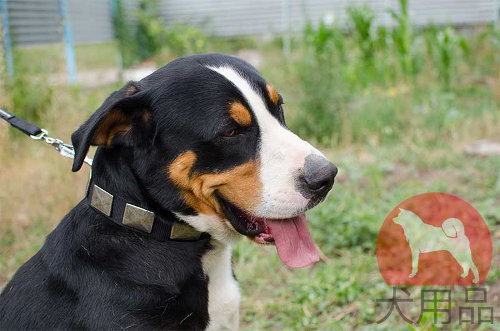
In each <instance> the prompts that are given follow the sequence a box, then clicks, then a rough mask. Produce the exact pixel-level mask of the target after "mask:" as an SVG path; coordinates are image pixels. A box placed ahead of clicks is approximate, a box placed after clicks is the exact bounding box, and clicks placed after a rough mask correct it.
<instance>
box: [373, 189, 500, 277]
mask: <svg viewBox="0 0 500 331" xmlns="http://www.w3.org/2000/svg"><path fill="white" fill-rule="evenodd" d="M491 258H492V243H491V236H490V232H489V230H488V227H487V226H486V223H485V222H484V220H483V219H482V217H481V215H480V214H479V213H478V212H477V211H476V210H475V209H474V207H472V206H471V205H470V204H469V203H467V202H466V201H464V200H462V199H460V198H458V197H456V196H453V195H450V194H445V193H425V194H420V195H416V196H414V197H412V198H410V199H408V200H405V201H403V202H402V203H400V204H399V205H398V206H397V207H396V208H394V209H393V210H392V211H391V212H390V213H389V215H387V217H386V219H385V221H384V224H383V225H382V228H381V229H380V232H379V234H378V239H377V260H378V266H379V269H380V272H381V274H382V277H384V280H385V282H386V283H387V284H388V285H392V286H394V285H464V286H465V285H478V284H481V283H482V282H483V281H484V280H485V279H486V275H487V274H488V271H489V269H490V266H491Z"/></svg>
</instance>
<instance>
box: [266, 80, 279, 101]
mask: <svg viewBox="0 0 500 331" xmlns="http://www.w3.org/2000/svg"><path fill="white" fill-rule="evenodd" d="M266 88H267V93H269V99H271V101H272V102H274V103H275V104H276V105H277V104H278V101H279V99H280V97H279V95H278V92H276V89H275V88H274V87H272V86H271V85H269V84H267V85H266Z"/></svg>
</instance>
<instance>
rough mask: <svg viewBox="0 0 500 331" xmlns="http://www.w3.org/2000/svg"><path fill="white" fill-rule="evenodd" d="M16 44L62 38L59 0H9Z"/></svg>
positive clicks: (12, 34) (12, 32)
mask: <svg viewBox="0 0 500 331" xmlns="http://www.w3.org/2000/svg"><path fill="white" fill-rule="evenodd" d="M7 8H8V13H9V23H10V32H11V39H12V41H13V42H14V44H19V45H25V44H42V43H50V42H57V41H59V40H61V31H62V30H61V27H60V26H61V24H60V21H61V19H60V17H61V16H60V13H59V2H58V0H10V1H7Z"/></svg>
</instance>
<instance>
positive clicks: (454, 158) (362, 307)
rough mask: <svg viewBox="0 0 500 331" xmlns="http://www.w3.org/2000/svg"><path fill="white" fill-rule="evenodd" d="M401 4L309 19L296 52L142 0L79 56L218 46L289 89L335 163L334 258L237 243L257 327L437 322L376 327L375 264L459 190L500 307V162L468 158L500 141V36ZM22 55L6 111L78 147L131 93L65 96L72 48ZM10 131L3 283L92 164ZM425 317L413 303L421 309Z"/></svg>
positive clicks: (385, 291) (108, 57)
mask: <svg viewBox="0 0 500 331" xmlns="http://www.w3.org/2000/svg"><path fill="white" fill-rule="evenodd" d="M400 4H401V8H400V10H399V11H397V12H391V15H392V16H393V17H394V19H395V22H396V25H395V26H394V27H392V28H383V27H376V26H375V25H374V22H373V14H372V12H371V10H370V9H369V8H368V7H351V8H349V9H348V12H347V14H348V15H347V16H348V22H347V24H343V25H340V24H333V25H328V24H326V23H324V22H322V23H319V24H318V25H313V24H308V25H307V26H305V27H304V29H303V33H302V34H300V35H297V36H294V37H293V38H292V53H291V55H290V56H289V57H287V56H284V55H283V53H282V52H281V42H282V40H281V39H279V38H277V39H276V40H272V41H267V42H264V41H262V40H258V39H252V38H250V39H238V40H234V39H233V40H229V39H220V38H214V37H211V36H207V35H206V34H205V33H203V32H201V30H200V29H198V28H195V27H192V26H186V25H184V24H182V23H178V24H175V25H173V26H172V27H170V28H164V27H163V25H161V24H160V22H159V21H158V15H157V9H156V3H155V1H154V0H141V6H140V9H139V13H138V17H139V19H138V25H137V27H136V28H134V27H132V25H131V24H130V22H128V21H127V19H126V17H125V13H123V9H120V8H121V7H120V5H118V7H117V8H116V16H115V31H116V36H117V44H105V45H85V46H78V48H77V60H78V61H79V63H78V64H79V67H80V68H87V69H94V70H95V69H97V70H103V68H107V67H109V66H112V65H114V60H113V54H114V53H113V52H115V50H116V49H119V51H120V53H121V56H122V59H123V61H124V64H125V65H126V66H129V65H132V64H141V63H142V61H143V60H144V61H146V62H147V63H151V62H153V63H161V64H163V63H165V62H167V61H168V60H170V59H172V58H174V57H177V56H181V55H187V54H193V53H198V52H206V51H214V50H215V51H220V52H228V53H234V52H238V54H242V53H241V52H240V51H241V50H245V51H247V52H248V51H252V52H254V53H257V54H260V56H261V57H262V61H261V63H260V65H259V70H260V71H261V72H262V73H263V75H264V77H266V79H267V80H268V81H269V82H271V83H272V84H273V85H274V86H276V87H277V89H278V90H279V91H280V93H281V94H282V95H283V97H284V100H285V112H286V118H287V122H288V125H289V126H290V127H291V129H293V130H294V131H295V132H297V133H299V135H301V136H302V137H304V138H306V139H308V140H310V141H312V142H313V143H315V144H317V145H319V146H320V147H321V148H322V150H323V151H324V152H325V154H326V155H327V156H328V157H329V158H330V159H332V160H333V161H334V162H335V163H336V164H337V165H338V167H339V169H340V172H339V175H338V180H337V183H336V185H335V186H334V190H333V192H332V193H331V194H330V195H329V198H328V199H327V200H326V201H325V202H324V203H323V204H321V205H320V206H318V207H317V208H315V209H313V210H312V211H310V212H309V213H308V220H309V223H310V228H311V231H312V234H313V237H314V239H315V241H316V242H317V244H318V246H319V247H320V249H321V250H322V253H323V261H322V262H321V263H318V264H317V265H316V266H314V267H312V268H308V269H304V270H296V271H291V270H289V269H287V268H286V267H284V266H283V265H282V264H281V262H280V261H279V259H278V257H277V254H276V252H275V249H274V248H273V247H258V246H255V245H253V244H251V243H250V242H247V241H246V240H244V241H242V242H241V243H240V244H238V245H237V246H236V247H235V249H234V253H235V254H234V263H235V273H236V276H237V277H238V279H239V280H240V285H241V288H242V290H243V293H244V298H243V302H242V326H243V327H244V328H245V329H249V330H281V329H298V330H317V329H319V330H332V329H368V330H371V329H382V330H385V329H391V330H398V329H402V330H407V329H420V330H428V329H430V328H432V327H435V326H432V325H431V322H430V320H429V319H427V318H424V319H423V322H422V324H421V325H420V326H416V327H409V326H407V325H406V324H405V323H403V322H402V320H401V319H400V318H398V317H397V314H394V313H393V316H392V317H391V318H390V319H389V320H388V321H387V322H385V323H384V324H382V325H379V326H376V325H373V324H370V322H369V321H370V320H373V319H375V318H376V316H380V314H382V313H383V312H384V311H383V310H381V309H379V308H376V306H375V303H374V300H375V299H377V298H383V297H389V296H390V288H389V287H388V286H387V285H385V283H384V282H383V280H382V278H381V276H380V275H379V273H378V270H377V261H376V258H375V242H376V236H377V232H378V229H379V228H380V226H381V224H382V222H383V220H384V218H385V216H386V215H387V214H388V213H389V211H390V210H391V209H392V208H393V207H394V206H396V205H397V204H398V203H400V202H401V201H403V200H405V199H406V198H408V197H410V196H412V195H415V194H418V193H423V192H429V191H443V192H448V193H451V194H456V195H458V196H460V197H462V198H463V199H465V200H467V201H469V202H470V203H472V204H473V205H474V206H475V207H476V208H477V209H478V210H479V212H480V213H481V214H482V216H483V217H484V218H485V220H486V222H487V223H488V225H489V227H490V232H491V234H492V237H493V240H494V264H493V266H492V268H491V270H490V273H489V276H488V279H487V282H486V286H487V288H488V291H489V292H488V298H489V299H490V300H492V301H491V302H488V304H489V305H491V306H495V307H499V306H500V302H499V300H500V299H499V298H500V271H499V266H500V259H499V256H500V246H499V244H498V238H500V207H499V206H500V157H499V156H491V157H484V158H483V157H475V156H470V155H467V154H465V153H464V146H466V145H467V144H470V143H472V142H474V141H476V140H478V139H495V140H500V112H499V108H500V30H499V29H495V28H494V27H492V26H484V27H476V28H472V29H469V30H465V31H464V30H457V29H455V28H453V27H450V26H442V27H438V26H430V27H428V28H426V29H423V30H417V29H415V28H414V27H413V26H412V24H411V21H410V18H409V15H408V10H407V3H406V1H405V0H401V2H400ZM134 29H137V30H134ZM17 52H19V56H16V58H18V59H19V61H20V63H19V64H17V65H16V67H17V68H21V69H19V70H18V74H17V75H16V76H15V78H14V80H10V81H5V82H6V84H4V85H2V86H1V87H0V100H1V103H2V106H3V107H6V108H7V109H9V110H12V111H14V112H15V113H17V114H19V115H20V116H23V117H26V118H28V119H32V120H37V121H38V123H43V126H44V127H46V128H48V129H50V130H51V131H52V132H53V133H54V134H57V135H58V136H61V137H62V138H64V139H65V140H66V141H69V136H70V134H71V132H72V131H73V130H75V129H76V128H77V127H78V125H79V124H80V123H81V122H82V121H83V120H84V119H85V118H86V117H87V116H88V115H89V114H90V113H92V112H93V111H94V110H95V109H96V108H97V107H98V106H99V104H100V103H101V102H102V101H103V100H104V98H105V97H106V96H107V95H108V94H109V93H110V92H111V91H113V90H115V89H116V88H118V87H119V85H113V86H105V87H99V88H83V87H81V86H76V87H68V86H57V87H56V86H54V85H52V84H50V81H51V79H52V78H53V75H54V74H57V73H58V72H59V71H60V66H59V65H60V63H61V62H62V61H61V59H60V56H59V55H57V54H60V53H61V50H60V49H57V48H50V47H49V48H37V49H19V50H18V51H17ZM42 59H43V60H42ZM12 132H13V131H12V130H9V129H8V128H7V126H6V125H4V124H3V123H0V141H2V146H1V148H0V183H1V187H2V189H1V190H0V216H1V217H0V221H1V222H0V286H2V285H3V284H5V282H6V281H7V280H8V279H9V278H10V277H11V276H12V275H13V273H14V272H15V270H16V269H17V268H18V266H19V265H20V264H21V263H23V262H24V261H26V259H28V258H29V257H30V256H32V255H33V253H34V252H35V251H36V250H37V249H38V248H39V247H40V246H41V245H42V244H43V241H44V238H45V236H46V234H47V233H48V232H50V230H51V229H52V228H53V227H54V226H55V225H56V224H57V223H58V222H59V220H60V218H61V217H62V216H63V215H64V214H65V213H67V211H68V210H69V209H70V208H71V207H72V206H74V205H75V204H76V202H77V201H79V199H81V197H82V196H83V192H84V189H85V183H86V181H87V178H88V169H84V170H83V171H82V172H81V173H77V174H72V173H71V172H70V167H71V166H70V162H69V161H68V160H64V159H61V158H60V157H59V156H58V155H57V153H55V152H53V151H51V150H50V149H48V148H46V147H45V146H39V145H36V144H34V143H32V142H31V141H29V140H28V139H26V138H25V137H20V135H15V134H13V133H12ZM20 150H22V153H21V152H19V151H20ZM34 165H36V166H34ZM495 293H496V294H498V295H496V294H495ZM412 294H413V295H417V293H416V292H415V291H414V292H412ZM495 300H496V301H495ZM418 309H419V305H418V304H416V305H414V306H411V307H407V310H408V313H410V314H413V315H415V314H417V312H418ZM453 323H454V324H452V328H455V327H456V326H457V324H456V321H455V322H453ZM437 327H440V326H439V325H438V326H437ZM490 327H492V328H494V327H496V326H490V325H487V326H486V327H485V326H483V327H482V328H483V329H488V328H490Z"/></svg>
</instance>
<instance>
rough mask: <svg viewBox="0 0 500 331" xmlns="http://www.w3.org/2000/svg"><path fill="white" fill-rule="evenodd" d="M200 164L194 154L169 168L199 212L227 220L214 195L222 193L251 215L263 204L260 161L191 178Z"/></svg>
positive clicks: (173, 177)
mask: <svg viewBox="0 0 500 331" xmlns="http://www.w3.org/2000/svg"><path fill="white" fill-rule="evenodd" d="M195 161H196V155H195V154H194V152H192V151H188V152H185V153H183V154H181V155H179V156H178V157H177V158H176V159H175V160H174V161H173V162H172V163H171V164H170V166H169V167H168V175H169V177H170V179H171V180H172V182H173V183H174V184H175V185H176V186H177V187H179V188H180V189H181V190H182V194H183V198H184V200H185V202H186V203H187V204H188V205H189V206H190V207H191V208H193V209H195V210H196V211H197V212H199V213H202V214H207V215H213V214H217V215H219V216H220V217H221V218H225V216H224V213H223V212H222V209H221V206H220V205H219V202H218V201H217V199H216V197H215V195H214V192H215V191H216V190H217V191H219V192H220V193H221V194H222V195H223V196H224V197H225V198H226V199H228V200H229V201H230V202H231V203H232V204H234V205H236V206H238V207H239V208H242V209H244V210H246V211H248V212H252V211H254V210H255V208H256V206H257V205H258V204H259V203H260V199H261V194H262V183H261V182H260V178H259V172H258V169H259V165H258V162H257V161H249V162H247V163H244V164H242V165H239V166H237V167H235V168H233V169H230V170H228V171H225V172H221V173H215V174H190V170H191V168H192V166H193V164H194V162H195Z"/></svg>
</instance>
